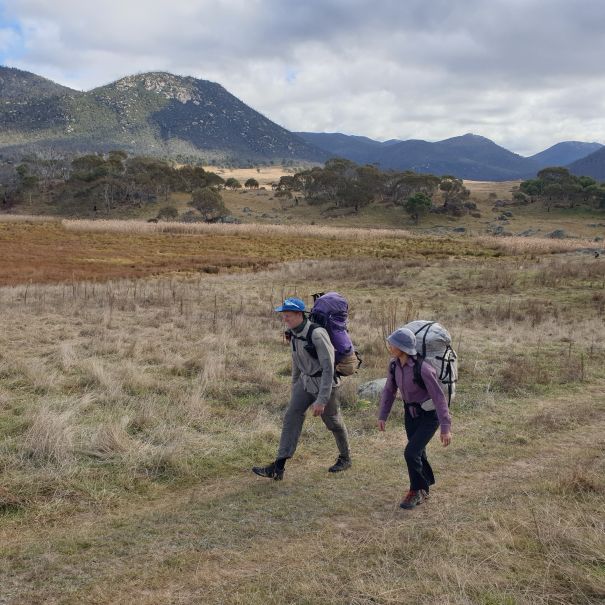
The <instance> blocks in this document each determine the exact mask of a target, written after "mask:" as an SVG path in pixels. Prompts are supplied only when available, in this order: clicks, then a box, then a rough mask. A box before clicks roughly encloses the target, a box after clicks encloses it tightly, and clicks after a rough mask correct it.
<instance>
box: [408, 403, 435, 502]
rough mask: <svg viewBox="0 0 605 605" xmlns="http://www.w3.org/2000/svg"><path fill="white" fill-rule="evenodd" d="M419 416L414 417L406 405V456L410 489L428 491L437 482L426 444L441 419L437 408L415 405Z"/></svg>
mask: <svg viewBox="0 0 605 605" xmlns="http://www.w3.org/2000/svg"><path fill="white" fill-rule="evenodd" d="M415 408H416V410H418V416H416V418H412V416H411V415H410V410H409V406H407V405H406V406H405V417H404V422H405V432H406V435H407V437H408V444H407V445H406V446H405V451H404V457H405V462H406V464H407V466H408V474H409V475H410V489H413V490H415V491H417V490H420V489H423V490H426V491H428V489H429V487H430V486H431V485H433V483H435V476H434V475H433V469H432V468H431V465H430V464H429V461H428V459H427V457H426V446H427V444H428V442H429V441H430V440H431V439H432V438H433V435H434V434H435V432H436V431H437V429H438V428H439V420H438V419H437V413H436V412H435V410H432V411H429V412H427V411H425V410H423V409H422V408H420V406H415Z"/></svg>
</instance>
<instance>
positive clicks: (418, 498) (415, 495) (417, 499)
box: [399, 489, 425, 509]
mask: <svg viewBox="0 0 605 605" xmlns="http://www.w3.org/2000/svg"><path fill="white" fill-rule="evenodd" d="M424 500H425V497H424V494H423V490H421V489H419V490H414V489H411V490H410V491H409V492H408V493H407V494H406V495H405V498H404V499H403V500H402V501H401V503H400V504H399V508H405V509H410V508H414V507H416V506H418V505H419V504H422V503H423V502H424Z"/></svg>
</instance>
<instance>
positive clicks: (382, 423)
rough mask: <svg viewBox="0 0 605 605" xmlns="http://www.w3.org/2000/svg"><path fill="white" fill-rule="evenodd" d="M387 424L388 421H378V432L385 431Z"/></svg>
mask: <svg viewBox="0 0 605 605" xmlns="http://www.w3.org/2000/svg"><path fill="white" fill-rule="evenodd" d="M386 423H387V421H386V420H378V421H377V423H376V424H377V425H378V430H379V431H384V426H385V424H386Z"/></svg>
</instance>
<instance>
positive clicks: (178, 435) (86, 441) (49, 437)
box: [0, 236, 605, 605]
mask: <svg viewBox="0 0 605 605" xmlns="http://www.w3.org/2000/svg"><path fill="white" fill-rule="evenodd" d="M204 237H205V236H204ZM200 239H201V238H200ZM556 262H557V263H559V262H560V263H562V264H563V265H564V266H566V265H567V264H568V263H569V265H575V263H576V262H578V261H577V259H576V258H575V257H574V256H573V255H568V256H565V257H562V258H561V259H557V261H556ZM553 264H554V263H553ZM542 270H546V271H549V270H550V261H549V260H545V259H544V257H536V258H534V259H531V258H529V257H528V258H525V259H520V258H511V257H509V256H507V255H504V254H503V255H502V256H500V257H498V256H494V257H486V256H479V257H477V256H465V257H462V258H453V257H452V258H449V257H446V258H437V259H435V258H433V257H431V256H430V255H421V256H419V257H415V258H407V257H406V258H384V257H379V256H373V257H363V258H355V257H351V258H349V259H348V260H347V259H330V258H326V259H324V260H320V259H315V260H298V261H295V260H290V261H288V262H285V263H282V264H279V265H275V266H273V268H271V269H265V270H258V271H257V272H255V273H243V274H220V273H219V274H216V275H201V274H199V273H198V274H195V275H191V274H190V275H186V276H182V277H174V276H173V277H164V278H162V277H154V278H146V279H144V280H132V279H124V280H112V281H108V282H104V283H92V282H73V283H69V284H58V285H39V284H38V285H30V286H29V287H28V286H26V285H21V286H16V287H5V288H0V304H2V306H3V318H2V330H0V354H1V357H0V437H1V438H0V470H2V488H1V489H0V541H1V543H2V555H3V560H4V561H5V564H4V565H3V567H2V569H0V585H2V587H3V590H4V591H5V594H8V595H10V598H11V599H13V600H14V601H15V602H23V603H29V602H32V603H34V602H65V603H70V602H71V603H77V602H85V601H86V600H88V601H93V602H97V603H116V602H138V603H157V602H193V603H195V602H204V603H246V604H247V605H248V604H255V603H259V604H260V603H263V605H264V604H266V603H285V602H292V603H315V602H322V603H334V604H341V603H342V604H344V603H405V602H406V599H407V602H427V603H448V602H449V603H465V604H466V603H507V602H511V603H532V604H533V603H544V604H546V603H548V604H550V605H552V604H554V603H566V604H574V603H578V604H579V603H588V604H593V603H594V604H595V605H596V603H599V599H600V594H601V593H602V590H603V585H604V583H603V576H602V565H603V560H604V557H605V555H604V552H603V544H604V543H605V542H603V541H602V535H603V534H602V531H603V523H602V520H601V517H602V514H601V511H602V505H603V497H604V492H603V485H602V480H601V477H602V476H603V470H604V469H603V467H602V460H603V458H602V448H603V447H604V446H605V444H604V443H603V434H605V426H603V423H604V422H605V417H604V416H603V414H604V413H605V408H604V406H605V401H604V400H603V384H604V382H603V381H604V380H605V375H604V373H603V367H602V363H601V359H602V356H603V354H604V353H605V348H604V347H603V343H604V342H605V324H604V322H603V321H602V311H600V306H599V305H600V302H599V301H600V300H601V299H600V296H599V295H600V294H601V293H602V289H601V286H600V283H599V281H598V272H597V273H594V274H592V273H591V275H588V276H587V275H586V274H582V273H581V272H578V271H576V270H571V269H570V270H567V269H562V270H559V268H558V267H557V268H556V271H557V272H558V273H559V274H561V275H562V277H561V279H564V280H565V282H564V284H565V285H564V287H560V284H561V282H558V285H557V286H556V287H552V286H551V283H553V282H552V281H549V280H545V281H540V280H539V279H536V278H535V276H536V275H537V273H538V272H540V271H542ZM590 271H591V272H592V271H593V270H592V269H591V270H590ZM594 271H595V272H596V271H597V270H596V269H595V270H594ZM452 273H456V274H458V275H459V276H460V279H459V280H457V283H460V284H461V286H460V287H459V288H458V287H457V288H452V287H450V286H449V285H448V284H449V283H450V281H449V277H450V275H451V274H452ZM469 276H470V278H469ZM595 276H596V277H595ZM26 288H27V301H26V300H25V298H26V297H25V291H26ZM327 289H336V290H339V291H342V292H343V293H344V294H346V295H347V297H348V298H349V300H350V302H351V333H352V336H353V339H354V341H355V342H356V344H357V345H358V346H359V347H360V349H361V351H362V354H363V356H364V360H365V364H364V367H363V368H362V370H361V371H360V372H359V374H357V375H356V376H354V377H352V378H351V379H348V380H347V381H346V382H345V384H344V386H343V392H342V401H343V414H344V416H345V419H346V421H347V424H348V427H349V431H350V434H351V442H352V446H353V452H354V466H353V469H352V471H351V472H347V473H345V474H343V475H342V476H338V477H330V476H328V473H327V472H326V467H327V466H328V465H329V464H330V463H331V462H332V461H333V459H334V457H335V450H334V445H333V441H332V437H331V435H330V434H329V433H328V432H327V431H326V430H325V429H324V427H323V425H322V423H321V421H320V419H317V418H315V419H314V418H308V419H307V421H306V424H305V430H304V435H303V439H302V441H301V444H300V448H299V450H298V451H297V454H296V458H295V459H294V460H293V461H291V462H289V463H288V471H287V477H286V480H285V481H284V482H283V483H281V484H278V483H276V482H262V481H261V480H260V479H257V478H256V477H253V476H252V475H251V473H250V471H249V468H250V466H252V465H253V464H258V463H264V462H268V461H269V460H271V459H272V457H273V456H274V455H275V448H276V445H277V442H278V439H279V432H280V423H281V416H282V412H283V408H284V406H285V405H286V403H287V400H288V394H289V386H290V385H289V380H290V372H289V370H290V368H289V351H288V348H287V346H286V345H285V343H284V341H283V339H282V326H281V325H280V322H279V318H278V317H276V314H275V313H274V312H273V311H272V309H273V307H274V306H275V305H276V304H277V303H278V302H279V300H280V299H282V298H283V297H285V296H288V295H292V294H297V295H299V296H302V297H303V298H305V299H306V300H307V301H310V295H311V294H312V293H313V292H316V291H325V290H327ZM414 317H422V318H429V319H438V320H439V321H441V322H442V323H443V324H444V325H446V326H447V327H448V329H449V330H450V332H451V333H452V335H453V337H454V347H455V348H456V350H457V351H458V354H459V356H460V376H461V383H460V385H459V391H458V396H457V399H456V400H455V402H454V404H453V408H452V411H453V414H454V444H453V446H452V447H451V448H448V449H447V450H443V449H442V448H440V447H439V445H438V444H437V443H432V444H431V445H430V447H429V449H430V456H431V459H432V461H433V462H434V466H435V469H436V472H437V476H438V484H437V486H436V489H435V493H434V494H433V490H431V491H432V494H433V495H432V498H431V501H430V503H429V504H427V505H426V506H424V505H423V508H421V509H418V510H417V511H413V512H412V513H411V514H409V515H405V513H403V512H402V511H400V510H399V509H398V508H397V503H398V499H399V498H400V497H401V495H402V493H403V491H404V489H405V487H406V486H405V479H404V467H403V462H402V449H403V444H404V439H403V434H402V428H401V409H400V404H396V406H395V409H394V411H393V415H392V417H391V418H390V420H389V424H388V427H387V432H386V433H385V434H378V433H377V432H376V431H375V428H374V425H375V417H374V416H375V410H374V409H373V407H372V406H370V405H369V404H368V403H367V402H360V401H358V399H357V395H356V387H357V385H358V384H360V383H361V382H364V381H366V380H369V379H373V378H378V377H381V376H384V375H385V369H386V365H387V361H388V358H387V353H386V349H385V344H384V335H385V333H386V332H387V331H389V330H390V329H391V328H393V327H396V326H398V325H401V324H402V323H405V322H406V321H407V320H409V319H412V318H414ZM49 377H50V378H49ZM570 409H571V410H573V412H572V413H570ZM404 515H405V516H404ZM48 552H52V557H51V556H46V555H45V553H48ZM259 578H262V581H259ZM141 586H145V590H144V591H141ZM200 586H203V594H200Z"/></svg>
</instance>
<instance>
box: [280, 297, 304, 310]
mask: <svg viewBox="0 0 605 605" xmlns="http://www.w3.org/2000/svg"><path fill="white" fill-rule="evenodd" d="M275 310H276V311H277V312H278V313H281V312H282V311H296V312H298V313H304V312H305V303H304V301H302V300H300V298H286V300H284V302H283V303H282V304H281V305H280V306H279V307H275Z"/></svg>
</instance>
